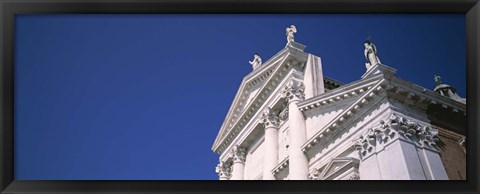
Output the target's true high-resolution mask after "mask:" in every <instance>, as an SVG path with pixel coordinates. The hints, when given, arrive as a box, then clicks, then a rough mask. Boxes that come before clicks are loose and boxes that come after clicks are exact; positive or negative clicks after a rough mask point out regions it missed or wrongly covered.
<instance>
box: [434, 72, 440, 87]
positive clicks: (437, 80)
mask: <svg viewBox="0 0 480 194" xmlns="http://www.w3.org/2000/svg"><path fill="white" fill-rule="evenodd" d="M433 79H434V80H435V83H436V84H437V86H438V85H440V84H442V77H440V76H439V75H435V77H434V78H433Z"/></svg>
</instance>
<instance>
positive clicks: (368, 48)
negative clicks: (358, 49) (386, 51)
mask: <svg viewBox="0 0 480 194" xmlns="http://www.w3.org/2000/svg"><path fill="white" fill-rule="evenodd" d="M363 45H364V46H365V51H364V54H365V59H367V61H368V62H367V63H365V66H366V67H367V69H369V68H370V67H372V66H374V65H377V64H381V62H380V59H379V58H378V56H377V47H376V46H375V44H373V42H372V41H371V40H370V37H368V39H367V40H366V41H365V43H364V44H363Z"/></svg>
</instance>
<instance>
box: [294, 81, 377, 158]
mask: <svg viewBox="0 0 480 194" xmlns="http://www.w3.org/2000/svg"><path fill="white" fill-rule="evenodd" d="M384 87H386V81H385V80H384V79H380V80H377V81H376V82H375V85H373V86H369V87H368V88H367V89H368V90H367V91H366V92H365V93H364V94H363V95H361V96H360V97H359V98H358V99H357V100H356V101H355V102H354V103H352V104H351V105H350V106H349V107H348V108H346V109H345V110H344V111H343V112H342V113H340V114H338V115H337V116H336V117H335V118H333V119H332V120H331V121H330V122H329V123H328V124H327V125H325V126H324V127H323V128H322V129H320V130H319V131H318V132H317V133H315V134H314V135H313V136H312V137H311V138H310V139H308V140H307V142H306V143H305V144H304V145H303V146H302V147H301V149H302V151H303V152H307V151H309V150H310V149H312V148H313V147H314V146H315V145H316V144H319V143H320V142H323V141H326V138H325V137H326V136H327V135H328V134H329V133H331V132H332V131H334V130H336V129H338V128H340V125H342V124H343V123H345V121H346V119H349V118H353V116H354V115H355V114H356V113H358V112H359V110H360V109H362V108H363V107H365V105H367V104H368V103H369V102H370V101H372V98H374V97H375V96H377V95H378V93H379V92H381V91H382V90H383V89H384Z"/></svg>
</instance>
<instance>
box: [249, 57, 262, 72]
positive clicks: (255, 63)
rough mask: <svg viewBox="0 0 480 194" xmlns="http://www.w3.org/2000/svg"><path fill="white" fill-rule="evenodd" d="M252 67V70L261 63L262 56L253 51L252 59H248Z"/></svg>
mask: <svg viewBox="0 0 480 194" xmlns="http://www.w3.org/2000/svg"><path fill="white" fill-rule="evenodd" d="M248 62H249V63H250V64H251V65H252V67H253V70H255V69H257V68H259V67H260V65H262V58H260V56H259V55H258V53H253V61H248Z"/></svg>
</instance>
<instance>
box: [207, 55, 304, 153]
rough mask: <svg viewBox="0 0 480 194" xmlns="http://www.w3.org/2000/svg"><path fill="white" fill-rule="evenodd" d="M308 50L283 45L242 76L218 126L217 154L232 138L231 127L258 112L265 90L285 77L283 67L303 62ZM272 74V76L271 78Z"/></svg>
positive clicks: (290, 66) (287, 67) (235, 126)
mask: <svg viewBox="0 0 480 194" xmlns="http://www.w3.org/2000/svg"><path fill="white" fill-rule="evenodd" d="M307 56H308V53H304V52H303V51H300V50H298V49H296V48H293V47H285V48H284V49H282V50H281V51H280V52H278V53H277V54H275V55H274V56H273V57H272V58H270V59H269V60H267V61H266V62H265V63H264V64H263V65H262V66H261V67H259V68H257V69H255V70H254V71H252V72H251V73H250V74H248V75H247V76H245V77H244V79H243V80H242V83H241V84H240V87H239V90H238V91H237V94H236V96H235V98H234V101H233V103H232V105H231V107H230V109H229V111H228V114H227V116H226V118H225V120H224V122H223V124H222V126H221V129H220V131H219V133H218V135H217V138H216V139H215V143H214V144H213V147H212V150H213V151H215V152H217V153H218V151H217V150H218V148H219V146H220V144H221V143H222V142H223V141H224V140H225V139H228V138H229V137H230V138H233V134H234V133H238V131H237V132H234V130H233V129H234V128H236V129H237V130H238V129H239V126H240V125H242V123H245V122H246V121H248V120H249V119H250V118H251V115H254V114H255V113H256V112H258V111H259V107H260V106H261V105H262V104H261V103H262V102H261V101H259V100H257V99H258V98H266V97H268V96H265V95H266V93H268V92H265V91H273V90H274V89H275V88H276V87H278V83H280V81H281V80H282V79H284V77H285V75H286V74H287V73H285V70H289V69H292V68H293V66H295V65H292V64H290V63H291V62H292V61H295V64H296V65H301V64H303V63H305V61H306V59H307ZM273 77H274V79H272V78H273Z"/></svg>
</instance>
